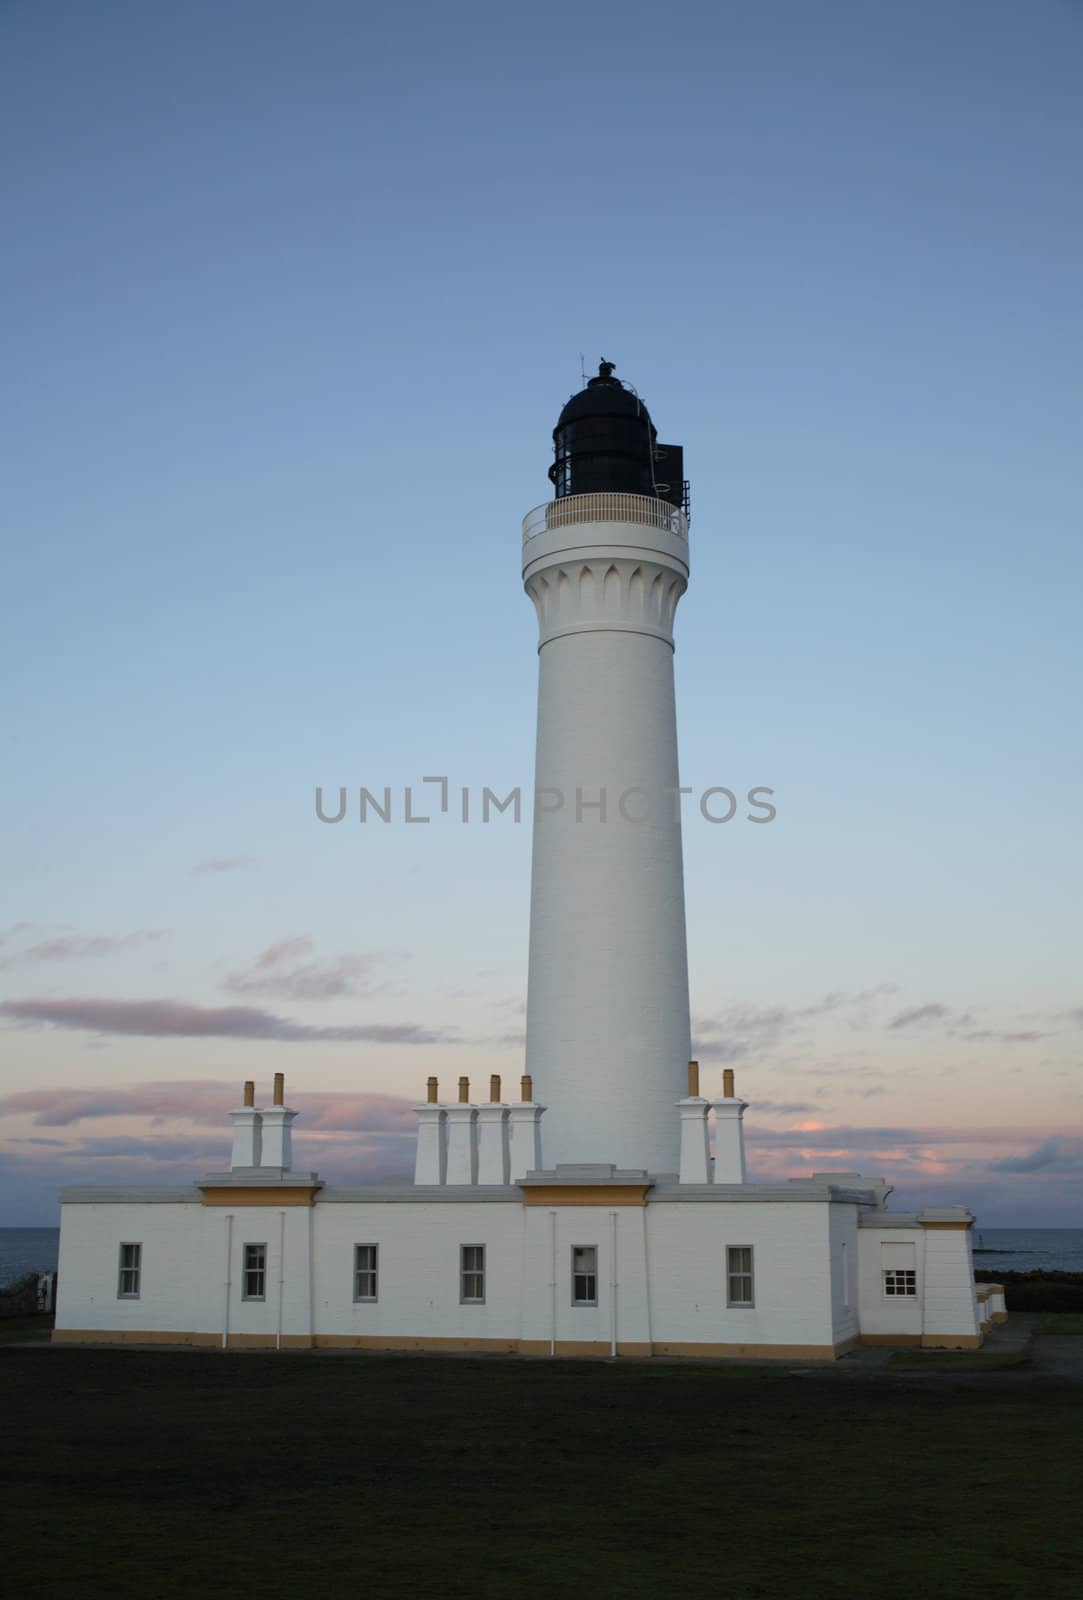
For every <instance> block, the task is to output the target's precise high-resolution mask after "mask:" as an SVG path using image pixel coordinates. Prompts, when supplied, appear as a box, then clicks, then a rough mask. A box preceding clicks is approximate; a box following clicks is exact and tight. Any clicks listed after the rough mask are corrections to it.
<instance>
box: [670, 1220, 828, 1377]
mask: <svg viewBox="0 0 1083 1600" xmlns="http://www.w3.org/2000/svg"><path fill="white" fill-rule="evenodd" d="M830 1209H832V1208H830V1207H828V1206H827V1205H809V1204H787V1203H785V1202H775V1203H770V1204H763V1205H754V1204H753V1205H747V1204H743V1203H742V1204H733V1205H727V1204H725V1203H724V1202H719V1203H716V1204H701V1205H697V1204H696V1203H695V1202H694V1201H690V1202H677V1203H659V1204H656V1205H651V1206H648V1207H647V1222H648V1253H649V1258H650V1274H651V1323H652V1327H653V1336H654V1341H655V1343H656V1344H658V1343H702V1344H810V1345H830V1344H832V1343H833V1342H834V1338H833V1329H832V1307H831V1290H830V1271H829V1222H828V1217H827V1213H828V1211H829V1210H830ZM730 1245H751V1246H752V1249H753V1262H754V1272H755V1286H754V1295H755V1305H754V1306H753V1307H752V1308H751V1309H748V1310H745V1309H739V1308H736V1307H734V1308H727V1306H726V1276H725V1275H726V1250H727V1247H728V1246H730Z"/></svg>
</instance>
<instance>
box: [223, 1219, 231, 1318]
mask: <svg viewBox="0 0 1083 1600" xmlns="http://www.w3.org/2000/svg"><path fill="white" fill-rule="evenodd" d="M232 1261H233V1213H232V1211H231V1212H230V1214H229V1216H228V1217H227V1218H226V1303H225V1305H224V1307H223V1308H222V1349H223V1350H228V1349H229V1291H230V1287H231V1281H230V1276H229V1272H230V1264H231V1262H232Z"/></svg>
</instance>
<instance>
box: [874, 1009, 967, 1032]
mask: <svg viewBox="0 0 1083 1600" xmlns="http://www.w3.org/2000/svg"><path fill="white" fill-rule="evenodd" d="M956 1016H957V1013H956V1012H954V1011H953V1010H952V1009H951V1007H950V1006H945V1005H941V1004H940V1002H939V1001H932V1002H930V1003H929V1004H928V1005H924V1006H912V1007H911V1008H910V1009H909V1010H908V1011H900V1012H899V1013H898V1014H897V1015H896V1016H894V1017H892V1019H891V1021H890V1022H889V1023H888V1024H887V1029H888V1032H889V1033H899V1032H901V1030H902V1029H904V1028H927V1027H929V1025H930V1024H931V1023H934V1022H942V1023H945V1024H947V1023H950V1022H953V1021H954V1020H955V1018H956Z"/></svg>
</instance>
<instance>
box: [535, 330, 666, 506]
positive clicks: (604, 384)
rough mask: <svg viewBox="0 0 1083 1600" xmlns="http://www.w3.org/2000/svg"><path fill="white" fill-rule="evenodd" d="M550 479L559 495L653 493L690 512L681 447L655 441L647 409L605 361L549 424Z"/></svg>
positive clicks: (657, 497) (653, 429)
mask: <svg viewBox="0 0 1083 1600" xmlns="http://www.w3.org/2000/svg"><path fill="white" fill-rule="evenodd" d="M553 449H554V454H555V456H556V459H555V461H554V462H553V465H552V466H551V467H550V468H549V479H550V482H551V483H552V485H553V488H554V489H555V490H556V497H557V499H558V500H562V499H564V497H565V495H569V494H605V493H612V492H616V493H619V494H643V495H651V496H653V497H654V498H656V499H658V500H665V501H667V502H668V504H669V505H671V506H676V507H677V509H678V510H681V511H684V512H687V511H688V484H687V482H686V480H685V476H684V451H683V449H682V447H681V446H680V445H679V444H659V443H658V434H657V431H656V429H655V426H654V423H653V422H652V421H651V417H650V412H649V411H648V410H647V408H646V406H645V405H644V404H643V402H642V400H640V398H639V396H638V395H637V394H633V392H632V390H631V389H626V388H625V387H624V385H623V383H621V381H620V379H619V378H617V377H615V376H614V371H613V363H612V361H603V362H602V363H601V365H600V366H599V368H598V376H597V377H596V378H591V379H590V381H589V383H588V384H587V386H586V388H585V389H582V390H580V392H579V393H578V394H573V395H572V398H571V399H570V400H569V401H568V404H567V405H566V406H565V407H564V410H563V411H562V412H561V413H560V420H559V421H558V423H557V425H556V427H555V428H554V429H553Z"/></svg>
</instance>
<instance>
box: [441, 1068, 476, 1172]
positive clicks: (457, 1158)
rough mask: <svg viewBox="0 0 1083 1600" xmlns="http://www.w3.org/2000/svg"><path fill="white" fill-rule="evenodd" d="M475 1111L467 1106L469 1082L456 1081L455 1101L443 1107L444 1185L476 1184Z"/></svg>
mask: <svg viewBox="0 0 1083 1600" xmlns="http://www.w3.org/2000/svg"><path fill="white" fill-rule="evenodd" d="M477 1123H478V1108H477V1106H473V1105H471V1104H470V1079H469V1078H460V1079H459V1099H458V1101H457V1103H456V1104H454V1105H450V1106H448V1107H447V1178H446V1181H447V1182H448V1183H455V1184H460V1183H477V1181H478V1137H477Z"/></svg>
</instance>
